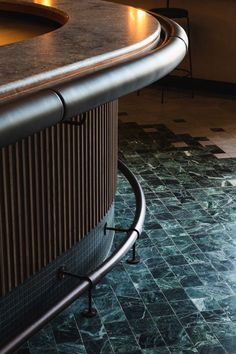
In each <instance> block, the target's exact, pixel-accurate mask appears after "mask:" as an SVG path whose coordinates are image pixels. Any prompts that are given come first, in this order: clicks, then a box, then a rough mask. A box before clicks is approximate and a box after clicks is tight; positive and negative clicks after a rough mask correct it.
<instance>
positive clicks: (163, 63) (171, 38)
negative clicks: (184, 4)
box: [0, 16, 188, 148]
mask: <svg viewBox="0 0 236 354" xmlns="http://www.w3.org/2000/svg"><path fill="white" fill-rule="evenodd" d="M155 17H157V16H155ZM158 20H159V22H160V23H161V26H162V32H163V33H164V39H163V41H162V43H161V44H160V46H159V47H157V48H156V49H154V50H152V51H150V52H148V53H143V54H141V55H140V56H138V57H135V58H133V59H129V60H127V61H125V62H122V63H119V64H114V65H112V66H111V67H109V68H105V69H101V70H99V71H97V72H96V73H93V74H89V75H87V76H85V77H81V78H75V79H72V80H70V81H68V82H66V83H64V84H61V85H58V86H56V87H53V88H52V89H45V90H42V91H39V92H37V93H32V94H30V95H28V96H24V97H19V98H15V99H14V101H12V102H5V103H2V104H1V105H0V148H1V147H4V146H7V145H9V144H12V143H15V142H16V141H18V140H20V139H22V138H25V137H27V136H29V135H32V134H34V133H36V132H38V131H40V130H42V129H45V128H47V127H49V126H51V125H53V124H56V123H59V122H61V121H63V120H68V119H71V118H72V117H73V116H74V115H77V114H79V113H83V112H86V111H88V110H90V109H93V108H95V107H97V106H99V105H101V104H104V103H106V102H110V101H112V100H115V99H117V98H119V97H121V96H124V95H126V94H128V93H130V92H133V91H136V90H139V89H141V88H143V87H145V86H147V85H149V84H151V83H153V82H155V81H157V80H159V79H161V78H162V77H163V76H165V75H167V74H168V73H169V72H171V71H172V70H173V69H174V68H175V67H176V66H178V64H179V63H180V62H181V61H182V60H183V58H184V56H185V54H186V52H187V47H188V39H187V36H186V33H185V31H184V30H183V29H182V28H181V27H180V26H179V25H178V24H177V23H175V22H174V21H171V20H169V19H166V18H164V17H161V16H158Z"/></svg>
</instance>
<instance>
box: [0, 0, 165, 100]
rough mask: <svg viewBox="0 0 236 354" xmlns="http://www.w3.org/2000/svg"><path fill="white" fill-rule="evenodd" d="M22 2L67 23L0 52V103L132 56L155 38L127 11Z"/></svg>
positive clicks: (95, 4) (153, 29)
mask: <svg viewBox="0 0 236 354" xmlns="http://www.w3.org/2000/svg"><path fill="white" fill-rule="evenodd" d="M10 1H11V0H10ZM26 1H27V3H31V4H32V5H33V6H35V5H36V4H40V5H47V6H51V7H54V8H56V9H59V10H60V11H62V12H64V13H65V14H66V15H67V16H68V21H67V22H66V23H65V24H64V25H63V26H62V27H60V28H59V29H57V30H55V31H53V32H50V33H47V34H43V35H41V36H38V37H34V38H32V39H27V40H24V41H21V42H17V43H13V44H9V45H5V46H1V47H0V99H1V101H5V99H8V98H12V97H14V96H15V95H16V94H17V95H19V94H24V93H29V92H31V91H35V90H38V89H39V88H45V87H50V86H53V85H55V84H56V83H59V82H62V81H65V80H68V79H70V78H73V77H75V76H78V75H85V74H87V73H90V72H93V71H96V70H99V69H100V68H101V67H106V66H110V65H112V64H114V63H115V62H119V61H123V60H125V59H127V58H130V57H132V56H136V55H137V54H140V53H142V52H143V51H147V50H150V49H151V48H152V47H153V46H154V44H155V43H156V42H157V40H158V38H159V34H160V26H159V24H158V22H157V21H156V20H155V19H154V18H152V17H151V16H149V15H148V14H146V13H145V12H143V11H141V10H136V9H134V8H132V7H127V6H123V5H119V4H113V3H110V2H105V1H100V0H80V1H78V0H75V1H74V0H37V1H32V0H26ZM5 2H6V1H5ZM18 2H19V1H18ZM24 2H25V1H24ZM0 4H1V0H0Z"/></svg>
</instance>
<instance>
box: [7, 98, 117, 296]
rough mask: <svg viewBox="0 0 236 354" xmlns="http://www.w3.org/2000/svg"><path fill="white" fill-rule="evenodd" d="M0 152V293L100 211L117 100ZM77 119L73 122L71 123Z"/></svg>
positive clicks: (110, 181)
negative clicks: (83, 118)
mask: <svg viewBox="0 0 236 354" xmlns="http://www.w3.org/2000/svg"><path fill="white" fill-rule="evenodd" d="M84 115H85V117H86V119H85V122H84V123H83V125H81V126H75V125H71V124H58V125H56V126H53V127H50V128H48V129H45V130H44V131H41V132H39V133H37V134H34V135H33V136H30V137H28V138H26V139H24V140H22V141H19V142H17V143H16V144H14V145H10V146H8V147H5V148H2V149H1V150H0V268H1V269H0V296H2V295H4V294H6V293H7V292H9V291H10V290H11V289H13V288H14V287H16V286H17V285H19V284H20V283H21V282H23V281H24V280H25V279H27V278H28V277H29V276H30V275H32V274H34V273H35V272H37V271H38V270H40V269H41V268H42V267H44V266H46V265H47V264H49V263H50V262H51V261H52V260H53V259H55V258H56V257H57V256H59V255H61V254H62V253H63V252H64V251H66V250H67V249H69V248H71V247H72V246H73V245H74V244H75V243H76V242H78V241H80V240H81V239H82V238H83V237H84V236H85V235H86V234H87V233H88V232H89V231H90V230H91V229H92V228H94V227H95V226H96V225H97V224H98V223H99V221H101V219H102V218H103V216H104V215H105V214H106V213H107V211H108V209H109V207H110V206H111V203H112V201H113V199H114V194H115V189H116V172H117V146H116V145H117V102H111V103H107V104H105V105H103V106H101V107H98V108H96V109H94V110H92V111H90V112H87V113H86V114H84ZM80 119H81V117H80V116H78V117H74V118H73V122H78V121H80Z"/></svg>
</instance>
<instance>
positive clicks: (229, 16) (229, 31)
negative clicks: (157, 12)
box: [113, 0, 236, 83]
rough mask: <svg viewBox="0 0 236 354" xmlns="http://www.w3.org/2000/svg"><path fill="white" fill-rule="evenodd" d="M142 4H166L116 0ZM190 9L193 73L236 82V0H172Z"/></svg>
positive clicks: (171, 0)
mask: <svg viewBox="0 0 236 354" xmlns="http://www.w3.org/2000/svg"><path fill="white" fill-rule="evenodd" d="M113 2H117V3H123V4H127V5H131V6H135V7H139V8H146V9H150V8H152V7H162V6H165V1H164V0H113ZM170 4H171V6H173V7H184V8H186V9H188V10H189V15H190V23H191V30H192V35H191V40H192V55H193V76H194V77H195V78H198V79H205V80H215V81H225V82H233V83H236V20H235V18H236V1H235V0H170Z"/></svg>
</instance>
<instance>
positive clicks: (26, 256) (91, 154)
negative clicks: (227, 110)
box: [0, 0, 188, 353]
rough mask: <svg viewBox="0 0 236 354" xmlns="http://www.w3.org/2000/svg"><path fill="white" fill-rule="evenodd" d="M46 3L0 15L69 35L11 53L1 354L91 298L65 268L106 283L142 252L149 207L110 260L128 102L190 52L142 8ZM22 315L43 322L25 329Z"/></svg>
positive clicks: (0, 52) (3, 141)
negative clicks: (22, 15) (32, 20)
mask: <svg viewBox="0 0 236 354" xmlns="http://www.w3.org/2000/svg"><path fill="white" fill-rule="evenodd" d="M44 3H45V1H44V0H37V1H30V0H29V1H16V0H15V1H13V0H10V1H1V0H0V12H1V9H2V10H4V11H6V7H7V6H9V4H10V6H11V9H9V8H8V9H7V11H8V12H9V11H13V12H16V13H18V12H19V11H23V9H24V11H27V14H28V16H30V15H31V14H32V15H33V16H35V14H36V13H37V11H39V12H38V15H39V16H42V17H43V16H46V18H47V20H53V21H56V22H59V23H60V24H61V26H60V27H57V29H56V30H54V31H51V32H48V33H44V34H42V35H39V34H38V33H37V35H36V36H35V37H33V38H30V39H25V40H20V41H17V42H15V43H11V44H8V45H3V46H0V82H1V84H0V295H1V298H0V308H1V312H2V313H3V314H4V316H3V317H2V318H3V319H2V320H0V332H1V334H2V338H1V340H0V352H1V353H7V352H11V351H12V350H13V349H14V348H16V347H17V346H18V345H19V344H20V343H21V342H22V341H23V340H25V339H26V338H27V337H28V336H29V335H31V334H32V333H33V332H34V331H35V330H37V329H39V328H40V326H42V325H43V324H45V322H46V321H47V320H49V319H50V318H51V317H52V316H55V314H56V313H58V312H59V311H60V310H62V309H63V308H64V307H65V306H67V305H68V304H69V303H70V302H71V301H73V300H74V299H75V297H76V296H78V295H79V294H80V293H81V292H82V290H83V291H84V290H86V289H87V288H88V285H89V284H88V282H87V281H85V282H81V283H80V284H79V285H78V281H77V282H75V280H72V281H71V280H65V281H64V279H63V280H59V279H58V277H57V272H58V269H59V268H60V267H61V266H62V265H65V264H66V266H67V267H68V268H70V270H71V271H72V272H75V273H77V274H78V273H79V274H88V273H89V274H90V277H91V279H92V281H93V283H94V284H96V283H97V282H98V281H99V279H100V278H101V277H102V276H103V275H105V274H106V273H107V272H108V271H109V270H110V269H111V268H112V266H113V265H114V264H116V263H117V262H118V261H119V259H120V258H121V257H122V255H124V254H125V253H126V252H127V251H128V249H130V247H132V245H133V244H134V242H135V240H136V238H137V236H138V234H139V233H140V232H141V230H142V224H143V220H144V211H143V208H141V209H140V213H138V214H139V215H138V214H137V213H136V217H135V221H134V224H133V226H134V227H135V229H136V231H135V232H130V233H128V235H127V238H126V240H125V241H124V244H122V245H121V247H120V248H119V249H118V250H117V251H116V252H114V253H113V254H112V256H110V257H109V258H108V260H107V261H104V259H105V258H106V257H107V255H108V254H109V251H110V248H111V244H112V239H113V232H111V231H110V232H108V234H109V235H108V237H104V227H105V225H106V224H109V225H112V223H113V201H114V196H115V191H116V175H117V150H118V148H117V121H118V119H117V118H118V113H117V112H118V110H117V99H118V98H119V97H121V96H123V95H126V94H127V93H129V92H133V91H135V90H138V89H140V88H142V87H145V86H147V85H148V84H150V83H152V82H154V81H156V80H158V79H160V78H161V77H163V76H165V75H166V74H168V73H169V72H170V71H171V70H173V69H174V68H175V67H176V66H177V65H178V64H179V63H180V61H181V60H182V59H183V58H184V56H185V54H186V50H187V46H188V41H187V38H186V35H185V32H184V31H183V30H182V28H181V27H179V26H178V25H176V24H175V23H173V22H171V21H170V20H167V19H164V18H161V17H160V19H159V22H158V21H157V20H156V19H154V18H153V17H152V16H151V15H149V14H147V13H145V12H143V11H140V10H136V9H134V8H131V7H127V6H121V5H117V4H112V3H106V2H103V1H99V0H89V1H87V0H81V1H72V0H51V1H47V4H48V3H50V5H51V6H50V7H45V6H43V4H44ZM19 9H20V10H19ZM45 14H46V15H45ZM91 19H92V21H91ZM108 19H109V21H108ZM120 166H121V168H122V170H123V172H124V173H125V174H126V175H127V177H129V178H130V179H131V180H133V177H132V174H130V173H129V172H128V171H127V169H126V168H125V167H124V166H123V165H122V164H121V165H120ZM134 184H135V182H134ZM135 190H136V199H137V201H138V202H139V203H141V204H142V205H143V196H142V192H140V191H139V187H137V186H136V187H135ZM88 240H89V241H88ZM89 243H90V245H89ZM103 261H104V263H103ZM100 264H101V266H99V265H100ZM24 297H27V300H25V299H24ZM42 299H44V300H45V299H46V301H45V303H44V304H42V302H43V300H42ZM65 299H67V300H65ZM13 303H15V307H14V306H13V305H12V304H13ZM55 304H56V305H55ZM20 307H24V311H28V312H30V313H31V312H32V316H28V317H29V318H28V319H27V320H26V321H25V323H23V324H22V323H19V319H20V318H21V313H20V311H19V310H18V308H20ZM36 308H37V311H36V310H35V309H36ZM9 313H10V314H9ZM12 319H13V322H15V323H14V328H12V327H10V326H11V325H12V324H11V323H12V322H11V321H12ZM15 319H16V320H15ZM13 335H14V336H15V338H14V339H13V338H12V336H13ZM1 348H2V351H1Z"/></svg>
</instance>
